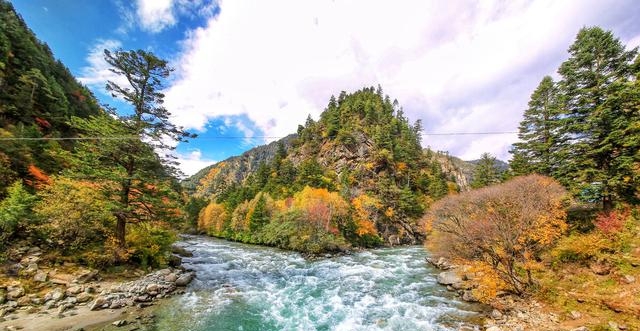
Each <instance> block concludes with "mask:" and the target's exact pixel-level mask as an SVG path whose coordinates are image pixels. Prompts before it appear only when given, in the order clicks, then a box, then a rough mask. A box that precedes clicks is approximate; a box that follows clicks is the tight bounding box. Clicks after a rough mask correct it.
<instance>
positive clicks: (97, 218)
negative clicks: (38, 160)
mask: <svg viewBox="0 0 640 331" xmlns="http://www.w3.org/2000/svg"><path fill="white" fill-rule="evenodd" d="M38 196H39V197H40V201H38V203H37V204H36V205H35V207H34V212H35V213H36V215H38V216H39V217H40V218H41V219H42V220H43V222H42V224H41V225H40V226H39V230H40V231H41V232H42V233H43V234H45V235H46V236H47V238H49V239H50V240H51V242H52V243H53V245H54V246H56V247H57V248H59V249H61V250H62V251H64V252H71V251H77V250H81V249H83V248H85V247H87V246H91V245H92V244H94V243H101V242H104V241H106V240H107V237H109V236H110V235H112V233H113V224H114V223H115V219H114V217H113V215H112V214H111V213H109V203H110V202H109V201H108V200H106V199H105V198H104V197H103V196H102V195H101V194H100V191H99V184H95V183H91V182H87V181H74V180H72V179H69V178H65V177H56V178H54V179H53V180H52V184H51V185H48V186H47V187H46V188H44V189H43V190H41V191H39V192H38Z"/></svg>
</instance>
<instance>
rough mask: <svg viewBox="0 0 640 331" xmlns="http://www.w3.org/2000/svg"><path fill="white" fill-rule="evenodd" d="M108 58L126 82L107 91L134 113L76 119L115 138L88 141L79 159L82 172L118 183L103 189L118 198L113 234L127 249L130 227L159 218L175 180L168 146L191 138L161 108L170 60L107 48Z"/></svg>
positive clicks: (96, 132)
mask: <svg viewBox="0 0 640 331" xmlns="http://www.w3.org/2000/svg"><path fill="white" fill-rule="evenodd" d="M105 60H106V61H107V63H109V64H110V65H111V67H112V68H111V71H113V72H115V73H116V74H118V75H121V76H124V78H125V79H126V80H127V83H128V84H127V86H120V85H118V84H116V83H114V82H112V81H109V82H108V83H107V90H108V91H110V92H111V93H112V94H113V95H114V96H115V97H120V98H123V99H124V100H126V101H127V102H129V103H131V105H132V106H133V113H132V114H131V115H118V114H116V113H115V111H112V112H111V114H103V115H102V116H96V117H93V118H91V119H88V120H83V119H79V118H75V119H74V123H75V124H76V126H77V127H78V128H80V129H81V130H82V131H84V132H86V133H87V135H89V136H98V137H112V138H116V139H105V140H103V141H101V142H100V143H99V144H98V145H96V144H93V143H85V144H83V146H81V147H82V148H80V155H82V159H83V161H84V164H85V165H86V166H87V167H85V169H84V171H86V172H90V173H92V174H93V175H94V176H95V177H96V179H98V180H104V181H107V182H111V183H115V184H116V185H105V186H104V187H105V188H106V191H108V192H106V193H107V194H108V195H109V196H114V197H115V198H114V206H113V214H114V216H115V217H116V219H117V224H116V231H115V235H116V239H117V241H118V244H119V245H120V246H121V247H124V246H125V244H126V243H125V235H126V224H127V223H129V222H138V221H144V220H149V219H153V218H156V217H158V213H159V212H161V211H162V210H161V208H160V206H161V205H163V203H162V202H161V200H162V199H163V197H162V195H163V194H161V191H162V190H163V188H166V187H167V185H163V183H164V184H166V182H167V181H171V179H172V175H174V174H175V172H176V168H175V167H174V166H173V163H172V162H173V159H172V157H171V155H170V154H169V151H170V150H171V149H173V145H171V144H170V143H169V142H170V141H181V140H184V139H186V138H188V137H191V135H190V134H189V133H187V132H185V131H184V130H183V129H182V128H180V127H177V126H175V125H174V124H172V123H171V122H169V116H170V115H171V114H170V113H169V111H168V110H167V109H166V108H164V106H163V105H162V104H163V99H164V95H163V94H162V93H161V92H160V90H161V89H162V86H163V82H164V80H165V79H166V78H167V77H168V76H169V74H170V73H171V71H172V69H171V68H169V67H168V64H167V61H165V60H162V59H159V58H158V57H156V56H155V55H153V54H152V53H149V52H146V51H143V50H137V51H122V50H119V51H116V52H114V53H112V52H110V51H108V50H105ZM87 168H91V169H92V170H88V169H87ZM164 193H167V192H164Z"/></svg>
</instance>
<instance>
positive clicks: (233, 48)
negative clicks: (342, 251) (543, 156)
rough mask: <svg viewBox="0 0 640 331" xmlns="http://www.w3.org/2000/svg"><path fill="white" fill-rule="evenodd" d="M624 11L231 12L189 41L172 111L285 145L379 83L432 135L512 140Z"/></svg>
mask: <svg viewBox="0 0 640 331" xmlns="http://www.w3.org/2000/svg"><path fill="white" fill-rule="evenodd" d="M616 4H617V5H618V6H616V7H614V6H613V5H612V3H610V2H607V1H595V0H591V1H551V0H548V1H536V2H527V1H514V2H511V1H509V2H504V1H482V2H479V3H470V2H468V1H448V2H439V1H394V2H393V3H389V2H387V1H367V2H366V5H364V4H363V3H361V2H342V1H337V2H334V1H315V2H304V1H297V0H290V1H275V2H274V1H268V2H267V1H260V2H245V1H227V2H223V3H222V4H221V5H220V8H221V11H220V14H219V15H218V16H216V17H214V18H212V19H210V20H209V22H208V24H207V26H205V27H201V28H198V29H195V30H193V31H191V32H190V34H189V36H188V38H187V40H185V41H184V44H183V47H184V50H183V54H182V55H181V56H180V57H179V61H178V62H177V72H178V73H179V78H178V79H177V80H176V81H175V83H174V84H173V86H171V87H170V88H169V89H168V90H167V93H166V105H167V107H168V108H169V109H170V110H171V111H172V112H173V113H174V115H175V117H174V120H175V122H176V123H177V124H179V125H183V126H185V127H187V128H191V129H196V130H200V131H203V130H205V124H206V122H207V120H209V119H212V118H225V117H229V116H242V115H244V116H247V117H248V118H249V119H250V120H251V121H252V122H254V124H255V125H257V127H258V128H260V130H261V131H263V132H264V134H265V135H267V136H285V135H287V134H289V133H292V132H295V130H296V127H297V125H298V124H302V123H304V120H305V118H306V116H307V114H309V113H310V114H312V115H313V116H315V117H317V116H318V115H319V113H320V112H321V111H322V110H323V108H324V107H325V105H326V103H327V101H328V98H329V96H330V95H331V94H336V95H337V94H339V93H340V91H341V90H346V91H353V90H355V89H358V88H361V87H363V86H372V85H373V86H375V85H377V84H378V83H380V84H381V85H382V87H383V89H384V90H385V92H386V93H388V94H389V95H390V96H391V97H392V98H397V99H398V100H399V102H400V104H401V105H403V106H404V108H405V111H406V112H407V113H408V115H409V116H410V118H411V119H413V120H415V119H418V118H421V119H422V120H423V122H424V126H425V129H426V131H430V132H486V131H513V130H516V129H517V125H518V122H519V121H520V118H521V115H522V111H523V110H524V109H525V108H526V104H527V101H528V98H529V95H530V93H531V92H532V91H533V89H534V88H535V86H536V85H537V83H538V82H539V81H540V79H542V77H543V76H544V75H546V74H552V73H553V72H554V71H555V70H556V68H557V67H558V65H559V64H560V63H561V61H562V60H563V59H564V58H566V49H567V48H568V46H569V45H570V44H571V42H572V41H573V39H574V36H575V34H576V33H577V31H578V30H579V29H580V28H581V27H583V26H589V25H597V24H599V25H602V26H603V27H604V28H606V29H613V28H615V25H611V24H609V23H610V22H616V21H618V20H619V18H620V17H621V16H624V15H625V11H626V10H628V9H627V8H625V6H626V7H629V8H633V7H634V4H633V2H632V1H631V2H616ZM614 8H617V9H614ZM607 24H609V25H607ZM617 32H619V31H615V29H614V33H617ZM638 32H640V31H636V33H638ZM237 124H238V123H236V125H237ZM514 140H515V135H495V136H455V137H439V138H435V137H431V136H428V137H425V139H424V145H425V146H427V145H431V146H432V147H434V148H436V149H447V150H449V151H450V152H451V153H452V154H454V155H461V156H463V157H465V158H477V157H479V155H480V154H481V153H483V152H491V153H493V154H495V155H497V156H499V157H500V158H507V157H508V154H507V149H508V146H509V145H510V144H511V143H512V142H514ZM436 145H437V146H436Z"/></svg>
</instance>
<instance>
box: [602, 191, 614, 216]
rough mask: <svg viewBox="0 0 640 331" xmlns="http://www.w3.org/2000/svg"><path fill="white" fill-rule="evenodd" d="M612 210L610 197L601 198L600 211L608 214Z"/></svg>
mask: <svg viewBox="0 0 640 331" xmlns="http://www.w3.org/2000/svg"><path fill="white" fill-rule="evenodd" d="M612 209H613V200H612V199H611V196H610V195H608V194H607V195H604V196H603V197H602V210H603V211H604V212H605V213H608V212H610V211H611V210H612Z"/></svg>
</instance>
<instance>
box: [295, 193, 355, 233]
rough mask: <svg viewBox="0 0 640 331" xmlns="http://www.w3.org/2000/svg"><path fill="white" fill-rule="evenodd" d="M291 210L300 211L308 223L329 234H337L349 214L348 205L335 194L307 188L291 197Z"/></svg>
mask: <svg viewBox="0 0 640 331" xmlns="http://www.w3.org/2000/svg"><path fill="white" fill-rule="evenodd" d="M291 208H293V209H296V210H299V211H302V212H303V213H304V215H305V218H306V219H307V221H308V222H310V223H311V224H314V225H316V226H318V227H319V228H322V229H324V230H325V231H327V232H331V233H338V231H339V229H338V228H339V226H341V225H342V224H343V222H344V218H345V217H347V215H348V214H349V205H348V204H347V202H346V201H345V200H344V199H343V198H342V197H341V196H340V195H339V194H338V193H337V192H329V191H327V189H324V188H311V187H308V186H307V187H305V188H304V189H303V190H302V191H300V192H298V193H296V194H295V195H294V196H293V204H292V206H291Z"/></svg>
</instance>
